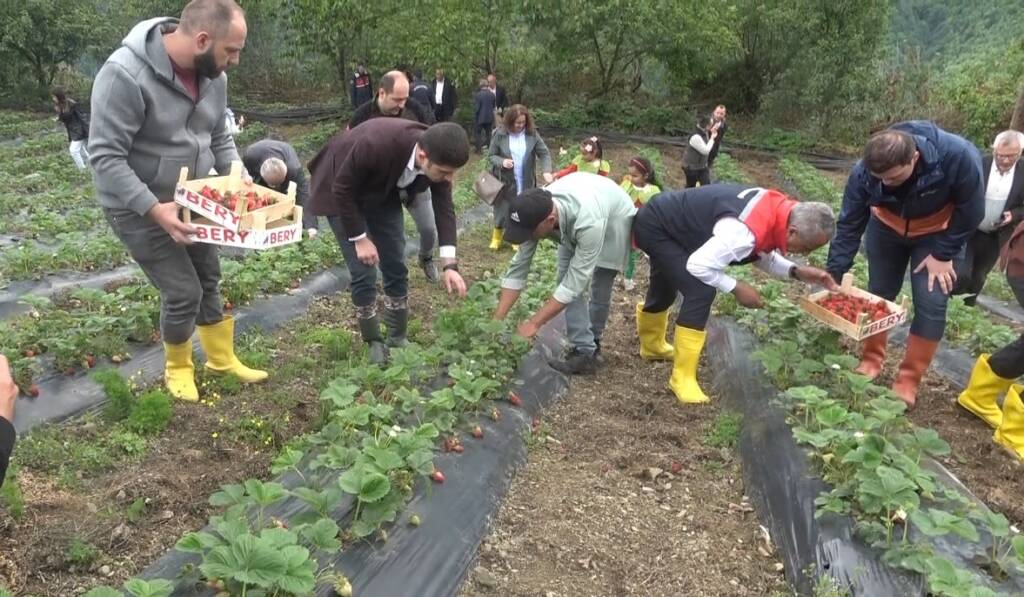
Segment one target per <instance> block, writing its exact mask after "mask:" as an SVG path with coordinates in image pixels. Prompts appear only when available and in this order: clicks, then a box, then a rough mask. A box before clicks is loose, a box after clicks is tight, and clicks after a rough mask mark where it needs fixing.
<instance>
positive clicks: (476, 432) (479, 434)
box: [473, 425, 484, 439]
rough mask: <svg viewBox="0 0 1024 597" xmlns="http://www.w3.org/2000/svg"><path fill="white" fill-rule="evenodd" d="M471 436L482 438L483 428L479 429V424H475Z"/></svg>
mask: <svg viewBox="0 0 1024 597" xmlns="http://www.w3.org/2000/svg"><path fill="white" fill-rule="evenodd" d="M473 437H475V438H477V439H483V438H484V430H483V429H480V426H479V425H477V426H476V427H474V428H473Z"/></svg>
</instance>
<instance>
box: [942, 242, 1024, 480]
mask: <svg viewBox="0 0 1024 597" xmlns="http://www.w3.org/2000/svg"><path fill="white" fill-rule="evenodd" d="M999 267H1000V268H1001V269H1003V268H1005V270H1006V280H1007V281H1008V282H1009V283H1010V288H1012V289H1013V293H1014V295H1016V297H1017V302H1019V303H1020V304H1021V306H1022V307H1024V222H1022V223H1021V224H1019V225H1018V226H1017V228H1016V229H1015V230H1014V231H1013V234H1012V235H1010V240H1009V241H1008V242H1007V243H1006V245H1005V246H1004V247H1003V252H1002V255H1001V256H1000V258H999ZM1022 375H1024V334H1021V336H1020V338H1017V339H1016V340H1014V341H1013V342H1011V343H1009V344H1007V345H1006V346H1004V347H1002V348H1001V349H999V351H998V352H996V353H995V354H993V355H987V354H983V355H981V356H980V357H978V361H977V362H976V363H975V364H974V371H972V372H971V381H970V383H969V384H968V385H967V389H965V390H964V391H963V393H962V394H960V397H959V398H958V399H957V402H958V403H960V406H962V407H964V408H966V409H967V410H969V411H971V412H972V413H974V414H975V415H977V416H978V417H979V418H981V420H983V421H985V422H986V423H988V424H989V425H990V426H991V427H992V428H994V429H995V430H996V431H995V434H994V435H993V436H992V439H993V440H994V441H995V442H996V443H998V444H1000V445H1002V446H1003V447H1004V448H1006V449H1007V450H1008V451H1009V452H1010V453H1012V454H1013V455H1014V456H1016V457H1017V458H1020V459H1021V460H1024V402H1021V395H1022V394H1024V386H1022V385H1021V384H1016V383H1014V381H1015V380H1016V379H1017V378H1019V377H1020V376H1022ZM1003 392H1006V397H1005V398H1004V399H1003V408H1002V409H1000V408H999V404H998V403H997V402H996V399H997V398H998V397H999V394H1001V393H1003Z"/></svg>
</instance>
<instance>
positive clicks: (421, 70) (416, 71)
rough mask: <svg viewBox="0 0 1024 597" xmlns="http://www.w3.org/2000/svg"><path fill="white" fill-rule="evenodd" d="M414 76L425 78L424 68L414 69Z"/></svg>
mask: <svg viewBox="0 0 1024 597" xmlns="http://www.w3.org/2000/svg"><path fill="white" fill-rule="evenodd" d="M412 76H414V77H416V78H417V79H422V78H423V69H422V68H417V69H416V70H414V71H412Z"/></svg>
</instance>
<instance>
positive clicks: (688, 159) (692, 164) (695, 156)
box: [683, 128, 709, 170]
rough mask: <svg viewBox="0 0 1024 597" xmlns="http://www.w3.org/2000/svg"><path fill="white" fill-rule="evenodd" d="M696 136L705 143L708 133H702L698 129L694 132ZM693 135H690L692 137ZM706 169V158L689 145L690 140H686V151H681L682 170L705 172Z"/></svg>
mask: <svg viewBox="0 0 1024 597" xmlns="http://www.w3.org/2000/svg"><path fill="white" fill-rule="evenodd" d="M696 134H698V135H700V137H701V139H704V142H705V143H707V140H708V136H709V135H708V132H707V131H702V130H700V129H699V128H698V129H697V130H696ZM692 136H693V135H691V137H692ZM707 167H708V156H706V155H704V154H702V153H701V152H699V151H697V150H696V149H694V148H693V146H692V145H690V139H689V138H687V139H686V149H684V150H683V169H684V170H707Z"/></svg>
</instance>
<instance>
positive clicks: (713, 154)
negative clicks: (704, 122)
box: [708, 104, 729, 169]
mask: <svg viewBox="0 0 1024 597" xmlns="http://www.w3.org/2000/svg"><path fill="white" fill-rule="evenodd" d="M725 117H726V113H725V106H724V105H722V104H718V105H717V106H715V111H714V112H712V113H711V130H712V131H714V133H715V140H714V142H713V143H712V145H711V151H710V152H709V153H708V168H709V169H710V168H714V167H715V158H717V157H718V151H719V150H720V149H721V148H722V139H724V138H725V131H726V129H727V128H729V125H728V124H727V123H726V121H725Z"/></svg>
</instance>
